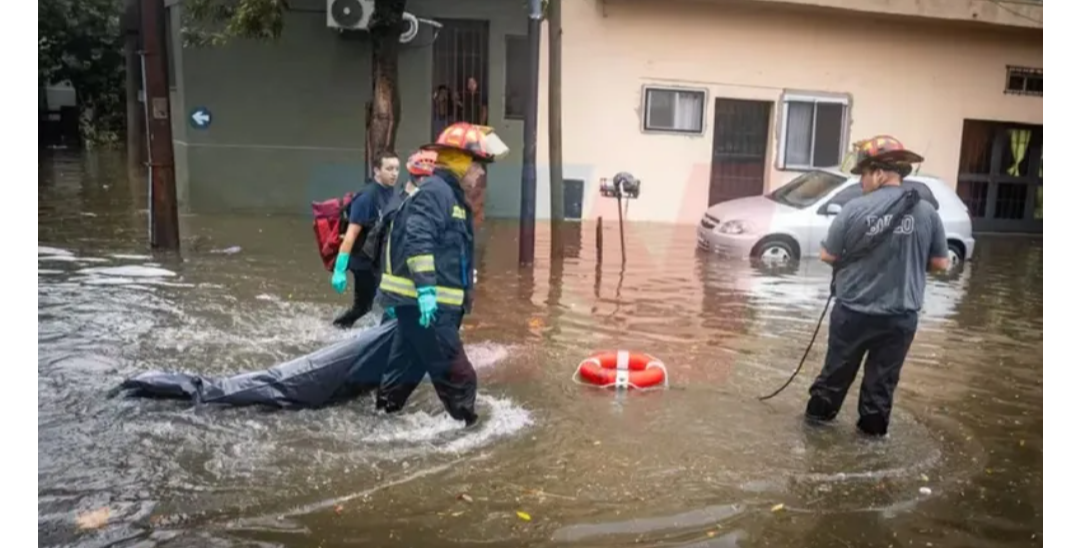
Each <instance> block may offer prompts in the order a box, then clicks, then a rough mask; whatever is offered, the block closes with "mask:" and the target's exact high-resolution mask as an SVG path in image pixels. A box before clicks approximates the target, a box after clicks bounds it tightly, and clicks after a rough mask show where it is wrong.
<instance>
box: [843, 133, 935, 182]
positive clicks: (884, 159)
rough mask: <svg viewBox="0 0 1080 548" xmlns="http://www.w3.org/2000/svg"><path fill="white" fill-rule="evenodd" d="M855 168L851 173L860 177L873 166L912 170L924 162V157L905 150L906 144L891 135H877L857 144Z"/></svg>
mask: <svg viewBox="0 0 1080 548" xmlns="http://www.w3.org/2000/svg"><path fill="white" fill-rule="evenodd" d="M853 148H854V149H855V166H854V167H852V168H851V173H852V174H854V175H859V174H861V173H862V172H863V171H865V170H866V168H868V167H870V166H871V165H873V164H877V165H882V166H895V167H898V168H901V169H906V170H910V169H911V164H917V163H920V162H922V161H923V160H924V158H923V157H922V156H919V155H918V154H916V153H914V152H912V151H910V150H908V149H906V148H904V144H903V143H901V142H900V141H899V140H898V139H897V138H895V137H893V136H891V135H876V136H874V137H871V138H869V139H864V140H862V141H858V142H856V143H855V145H854V147H853Z"/></svg>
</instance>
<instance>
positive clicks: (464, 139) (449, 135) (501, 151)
mask: <svg viewBox="0 0 1080 548" xmlns="http://www.w3.org/2000/svg"><path fill="white" fill-rule="evenodd" d="M421 149H422V150H432V151H436V152H438V151H439V150H446V149H451V150H460V151H462V152H465V153H466V154H468V155H470V156H472V157H473V158H474V159H476V160H477V161H480V162H494V161H495V160H497V159H498V158H501V157H503V156H505V155H506V153H507V152H509V149H508V148H507V147H506V143H503V141H502V139H500V138H499V136H498V135H496V134H495V131H494V129H493V128H490V127H488V126H480V125H475V124H469V123H465V122H457V123H454V124H450V126H448V127H447V128H446V129H444V130H443V132H442V133H441V134H439V138H438V139H436V140H435V142H434V143H431V144H428V145H424V146H423V147H421Z"/></svg>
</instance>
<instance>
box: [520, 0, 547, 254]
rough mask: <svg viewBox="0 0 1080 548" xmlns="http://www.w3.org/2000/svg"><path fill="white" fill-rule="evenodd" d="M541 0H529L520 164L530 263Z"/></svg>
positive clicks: (523, 248)
mask: <svg viewBox="0 0 1080 548" xmlns="http://www.w3.org/2000/svg"><path fill="white" fill-rule="evenodd" d="M542 17H543V13H542V12H541V10H540V0H529V95H528V101H527V102H526V108H525V150H524V154H523V161H522V165H521V224H520V225H519V236H518V263H519V264H520V265H522V266H526V265H531V264H532V263H533V258H534V256H535V252H536V122H537V120H536V119H537V110H538V108H537V102H538V101H539V98H538V93H539V91H540V90H539V88H540V20H541V18H542Z"/></svg>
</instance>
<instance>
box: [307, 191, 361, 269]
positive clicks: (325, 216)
mask: <svg viewBox="0 0 1080 548" xmlns="http://www.w3.org/2000/svg"><path fill="white" fill-rule="evenodd" d="M354 197H355V195H354V194H353V193H352V192H348V193H346V194H345V196H343V197H341V198H330V199H329V200H323V201H321V202H311V212H312V213H313V214H314V215H315V222H314V226H315V244H316V245H318V246H319V257H321V258H322V262H323V266H325V267H326V270H327V271H329V272H333V270H334V262H335V261H336V260H337V254H338V248H339V247H341V240H342V238H343V237H344V236H345V231H346V230H347V229H348V228H349V204H351V203H352V201H353V198H354Z"/></svg>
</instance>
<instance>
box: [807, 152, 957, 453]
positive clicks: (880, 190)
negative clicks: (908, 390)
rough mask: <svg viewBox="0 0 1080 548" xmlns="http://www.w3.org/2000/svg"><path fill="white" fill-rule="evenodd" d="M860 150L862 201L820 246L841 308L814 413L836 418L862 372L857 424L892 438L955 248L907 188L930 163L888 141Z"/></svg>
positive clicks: (813, 393) (813, 398)
mask: <svg viewBox="0 0 1080 548" xmlns="http://www.w3.org/2000/svg"><path fill="white" fill-rule="evenodd" d="M855 148H856V150H855V152H856V157H855V166H854V167H853V168H852V170H851V173H852V174H854V175H858V176H859V177H860V184H861V185H862V190H863V194H862V195H861V196H858V197H856V198H854V199H852V200H851V201H849V202H847V203H846V204H842V209H841V210H840V213H839V214H838V215H837V216H836V217H835V218H834V219H833V220H832V223H831V224H830V225H829V231H828V234H827V235H826V237H825V240H824V241H822V242H821V259H822V260H823V261H825V262H827V263H830V264H831V265H832V267H833V282H834V286H833V291H834V292H835V296H834V298H835V299H836V304H835V305H834V306H833V310H832V316H831V317H830V321H829V349H828V352H827V354H826V356H825V364H824V366H823V367H822V369H821V373H820V374H819V375H818V377H817V379H815V381H814V383H813V385H811V387H810V398H809V401H808V402H807V404H806V412H805V414H806V417H807V418H808V419H810V420H812V421H831V420H833V419H834V418H836V416H837V414H838V413H839V412H840V407H841V405H842V404H843V402H844V397H845V395H846V394H847V391H848V388H849V387H850V386H851V383H852V382H853V381H854V380H855V376H856V374H857V373H858V372H859V368H860V366H862V368H863V377H862V386H861V387H860V390H859V402H858V406H859V420H858V423H857V425H856V426H857V427H858V429H859V430H860V431H861V432H862V433H864V434H867V435H871V436H883V435H885V434H887V433H888V429H889V418H890V414H891V411H892V404H893V394H894V392H895V390H896V386H897V384H898V383H899V382H900V369H901V367H902V366H903V364H904V360H905V359H906V358H907V353H908V348H909V346H910V345H911V341H912V340H913V339H914V337H915V330H916V329H917V328H918V323H919V310H920V309H921V308H922V304H923V294H924V291H925V288H926V272H927V270H928V269H929V270H943V269H946V268H948V266H949V259H948V244H947V243H946V240H945V230H944V227H943V226H942V223H941V218H940V217H939V216H938V213H937V211H936V210H935V209H934V206H933V203H932V201H931V200H926V199H921V197H920V195H919V193H918V191H917V190H916V189H915V188H914V187H911V186H909V185H904V184H903V179H904V177H907V176H908V175H909V174H911V171H912V164H913V163H918V162H922V160H923V158H922V156H920V155H918V154H916V153H914V152H912V151H910V150H908V149H906V148H904V145H903V144H902V143H901V142H900V141H898V140H897V139H895V138H894V137H891V136H888V135H878V136H875V137H871V138H870V139H866V140H863V141H860V142H858V143H856V145H855ZM864 357H865V358H866V361H865V365H863V358H864Z"/></svg>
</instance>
